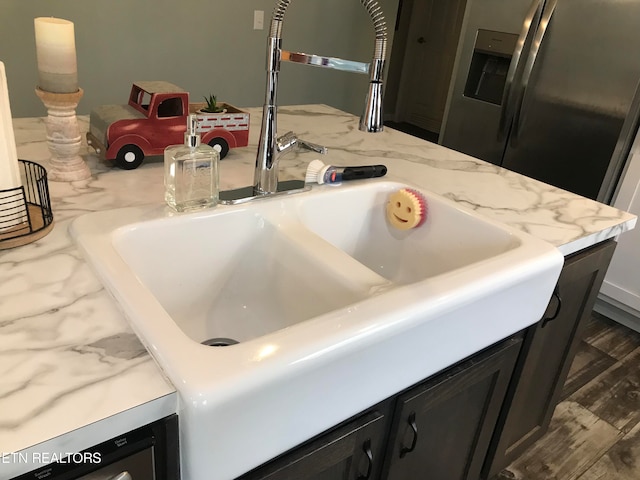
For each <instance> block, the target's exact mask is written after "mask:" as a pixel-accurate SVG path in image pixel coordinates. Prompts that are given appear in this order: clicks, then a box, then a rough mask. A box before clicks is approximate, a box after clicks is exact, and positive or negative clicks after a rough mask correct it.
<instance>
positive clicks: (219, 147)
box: [209, 137, 229, 160]
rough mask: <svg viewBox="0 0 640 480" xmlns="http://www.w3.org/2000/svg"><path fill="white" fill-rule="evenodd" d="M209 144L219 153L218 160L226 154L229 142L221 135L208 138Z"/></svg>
mask: <svg viewBox="0 0 640 480" xmlns="http://www.w3.org/2000/svg"><path fill="white" fill-rule="evenodd" d="M209 146H210V147H213V149H214V150H216V151H217V152H218V153H219V154H220V160H222V159H223V158H224V157H226V156H227V153H229V143H228V142H227V141H226V140H225V139H224V138H221V137H216V138H212V139H211V140H209Z"/></svg>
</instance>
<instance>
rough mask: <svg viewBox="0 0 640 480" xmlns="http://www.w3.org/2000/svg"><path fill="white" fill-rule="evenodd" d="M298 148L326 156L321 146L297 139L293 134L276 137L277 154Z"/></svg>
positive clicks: (325, 151)
mask: <svg viewBox="0 0 640 480" xmlns="http://www.w3.org/2000/svg"><path fill="white" fill-rule="evenodd" d="M296 145H297V146H298V147H299V148H305V149H307V150H312V151H314V152H317V153H319V154H321V155H326V153H327V148H326V147H323V146H322V145H318V144H317V143H311V142H307V141H306V140H302V139H301V138H298V136H297V135H296V134H295V133H293V132H287V133H285V134H284V135H282V136H280V137H278V139H277V149H278V153H286V152H287V151H288V150H289V149H291V148H293V147H294V146H296Z"/></svg>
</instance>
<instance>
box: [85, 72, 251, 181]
mask: <svg viewBox="0 0 640 480" xmlns="http://www.w3.org/2000/svg"><path fill="white" fill-rule="evenodd" d="M199 106H200V105H198V104H195V105H190V104H189V93H188V92H186V91H184V90H183V89H182V88H180V87H178V86H176V85H173V84H172V83H169V82H163V81H153V82H136V83H134V84H133V86H132V88H131V93H130V95H129V103H128V104H127V105H102V106H99V107H97V108H95V109H94V110H93V111H92V112H91V117H90V126H89V132H88V133H87V143H89V145H91V146H92V147H93V148H94V149H95V150H96V152H97V153H98V154H100V155H104V158H105V159H107V160H113V161H114V162H115V164H116V165H117V166H119V167H120V168H123V169H125V170H132V169H134V168H137V167H138V166H140V164H141V163H142V161H143V160H144V157H145V156H149V155H162V153H163V152H164V149H165V148H166V147H168V146H169V145H177V144H182V143H183V141H184V133H185V131H186V122H187V115H188V114H189V113H190V112H191V113H195V112H196V110H197V108H198V107H199ZM223 106H224V107H225V112H224V113H215V114H209V113H202V114H198V132H199V133H200V135H201V138H202V142H203V143H207V144H209V145H211V146H212V147H213V148H215V149H216V150H218V152H219V153H220V158H224V157H225V156H226V154H227V153H228V151H229V149H230V148H234V147H243V146H246V145H247V144H248V141H249V114H248V113H246V112H243V111H241V110H239V109H237V108H235V107H233V106H231V105H228V104H223Z"/></svg>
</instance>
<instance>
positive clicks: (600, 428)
mask: <svg viewBox="0 0 640 480" xmlns="http://www.w3.org/2000/svg"><path fill="white" fill-rule="evenodd" d="M508 479H509V480H640V333H637V332H634V331H632V330H629V329H628V328H626V327H624V326H622V325H619V324H617V323H615V322H613V321H611V320H609V319H607V318H605V317H603V316H600V315H598V314H595V313H594V314H593V318H592V320H591V323H590V324H589V328H588V329H587V333H586V336H585V339H584V341H583V342H582V344H581V347H580V351H579V352H578V354H577V355H576V358H575V360H574V362H573V364H572V366H571V371H570V372H569V376H568V378H567V381H566V382H565V385H564V390H563V394H562V401H561V402H560V404H559V405H558V406H557V408H556V411H555V413H554V416H553V419H552V421H551V425H550V427H549V431H548V432H547V433H546V435H545V436H544V437H542V438H541V439H540V440H539V441H538V442H536V443H535V444H534V445H533V446H532V447H531V448H530V449H529V450H528V451H527V452H526V453H525V454H524V455H523V456H522V457H520V458H519V459H518V460H516V461H515V462H513V463H512V464H511V465H510V466H509V467H508V468H506V469H505V470H504V471H502V472H501V473H500V474H499V475H497V476H496V480H508Z"/></svg>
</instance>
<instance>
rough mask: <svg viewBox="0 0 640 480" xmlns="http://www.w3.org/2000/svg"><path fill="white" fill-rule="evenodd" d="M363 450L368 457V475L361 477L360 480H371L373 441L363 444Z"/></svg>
mask: <svg viewBox="0 0 640 480" xmlns="http://www.w3.org/2000/svg"><path fill="white" fill-rule="evenodd" d="M362 450H363V451H364V454H365V455H366V456H367V473H365V474H364V475H360V476H359V477H358V480H369V477H370V476H371V470H372V469H373V453H372V452H371V440H367V441H366V442H364V443H363V444H362Z"/></svg>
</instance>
